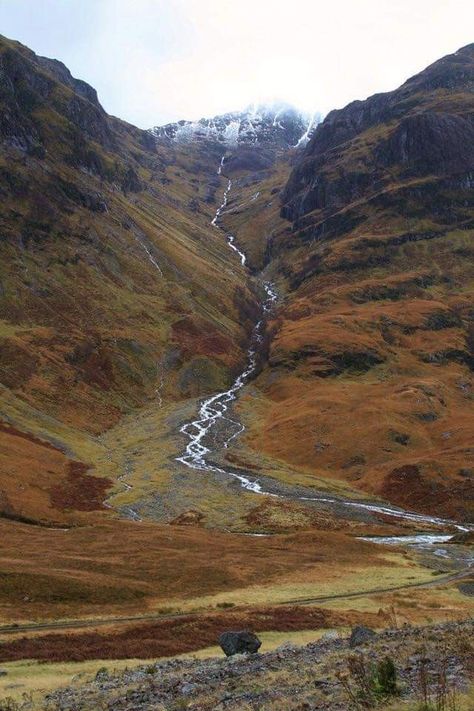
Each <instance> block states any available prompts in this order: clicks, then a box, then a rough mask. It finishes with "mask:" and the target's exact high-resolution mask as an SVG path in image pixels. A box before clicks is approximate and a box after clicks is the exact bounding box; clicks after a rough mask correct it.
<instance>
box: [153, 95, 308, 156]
mask: <svg viewBox="0 0 474 711" xmlns="http://www.w3.org/2000/svg"><path fill="white" fill-rule="evenodd" d="M320 118H321V117H320V115H319V114H312V115H311V114H305V113H302V112H300V111H297V110H296V109H295V108H293V107H291V106H289V105H288V104H284V103H276V104H273V105H270V106H267V105H259V106H250V107H248V108H247V109H246V110H245V111H236V112H231V113H227V114H222V115H220V116H214V118H211V119H207V118H202V119H200V120H199V121H178V122H177V123H169V124H166V125H165V126H155V128H153V129H151V133H152V134H153V135H154V136H155V137H156V138H158V139H164V140H166V139H167V140H169V141H177V142H180V141H183V142H193V141H216V142H217V143H219V144H220V145H222V146H223V147H225V148H235V147H236V146H242V145H244V146H249V145H250V146H254V145H256V144H258V145H262V146H265V145H268V146H275V145H276V146H279V147H280V148H291V147H300V146H304V145H306V143H307V142H308V140H309V138H310V136H311V135H312V132H313V130H314V128H315V126H316V125H317V123H318V122H319V121H320Z"/></svg>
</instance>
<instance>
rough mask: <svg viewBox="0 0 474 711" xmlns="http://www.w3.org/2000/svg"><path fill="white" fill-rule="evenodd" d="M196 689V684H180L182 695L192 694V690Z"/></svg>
mask: <svg viewBox="0 0 474 711" xmlns="http://www.w3.org/2000/svg"><path fill="white" fill-rule="evenodd" d="M196 689H197V684H183V685H182V686H181V689H180V691H181V693H182V694H183V696H191V694H194V692H195V691H196Z"/></svg>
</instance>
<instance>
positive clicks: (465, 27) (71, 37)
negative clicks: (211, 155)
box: [0, 0, 474, 127]
mask: <svg viewBox="0 0 474 711" xmlns="http://www.w3.org/2000/svg"><path fill="white" fill-rule="evenodd" d="M48 9H49V12H48ZM22 10H23V12H22ZM68 13H69V17H70V22H69V23H68V21H67V20H68ZM473 20H474V11H473V9H472V3H471V2H470V1H469V2H468V1H467V0H451V2H448V1H447V0H416V1H414V0H357V1H356V0H339V1H337V0H335V1H334V2H332V3H331V2H328V0H324V2H321V1H320V0H292V1H291V2H285V3H280V4H278V2H277V0H239V1H237V0H232V1H230V0H134V2H133V3H132V2H130V1H129V0H96V1H92V0H69V1H68V2H61V0H43V2H42V3H32V2H30V0H0V21H1V23H2V28H3V31H4V32H5V34H7V35H9V36H13V37H16V38H18V39H20V40H22V41H25V42H26V43H27V44H29V45H30V46H32V48H33V49H35V50H38V51H40V52H41V53H44V54H48V55H50V56H56V57H58V58H59V59H62V60H63V61H64V62H65V63H66V64H68V66H70V68H71V70H72V71H73V73H75V75H76V76H80V77H81V78H84V79H86V80H87V81H89V82H90V83H91V84H93V85H94V86H95V87H96V88H97V89H98V91H99V95H100V97H101V99H102V101H103V103H104V105H105V107H106V108H107V110H108V111H110V112H111V113H114V114H116V115H119V116H121V117H122V118H125V119H127V120H129V121H131V122H133V123H137V124H138V125H140V126H143V127H148V126H151V125H154V124H157V123H163V122H165V121H170V120H176V119H179V118H199V117H201V116H204V115H207V116H209V115H213V114H216V113H219V112H223V111H227V110H231V109H238V108H241V107H243V106H245V105H247V104H249V103H251V102H253V101H255V100H260V99H270V98H279V99H285V100H287V101H289V102H291V103H294V104H296V105H299V106H301V107H302V108H305V109H308V110H311V109H318V110H322V111H328V110H330V109H331V108H334V107H339V106H342V105H344V104H345V103H347V102H349V101H351V100H353V99H356V98H365V97H366V96H367V95H369V94H371V93H373V92H375V91H387V90H389V89H392V88H395V87H396V86H397V85H399V84H400V83H401V82H402V81H404V80H405V79H406V78H408V76H410V75H411V74H413V73H415V72H417V71H419V70H421V69H422V68H423V67H424V66H426V65H427V64H429V63H430V62H432V61H434V60H435V59H437V58H438V57H440V56H442V55H443V54H446V53H449V52H453V51H455V50H456V49H458V48H459V47H460V46H462V45H464V44H467V43H468V42H469V41H470V40H471V39H472V38H471V37H470V36H469V35H470V32H471V30H472V26H473ZM25 21H26V22H25ZM57 23H60V24H61V27H62V28H64V29H65V32H61V31H60V29H61V28H60V27H59V28H58V26H57ZM65 35H66V36H67V41H66V40H64V41H62V40H61V38H62V37H64V36H65Z"/></svg>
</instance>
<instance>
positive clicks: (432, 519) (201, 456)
mask: <svg viewBox="0 0 474 711" xmlns="http://www.w3.org/2000/svg"><path fill="white" fill-rule="evenodd" d="M224 163H225V156H222V159H221V162H220V164H219V167H218V169H217V174H218V175H222V170H223V168H224ZM231 189H232V181H231V180H230V179H228V183H227V187H226V189H225V190H224V195H223V200H222V203H221V204H220V205H219V207H218V208H217V210H216V213H215V215H214V217H213V219H212V221H211V224H212V225H213V227H216V228H217V229H221V228H220V226H219V218H220V216H221V215H222V212H223V211H224V210H225V208H226V206H227V202H228V197H229V193H230V191H231ZM224 234H225V236H226V240H227V244H228V245H229V247H230V248H231V249H232V250H233V251H234V252H235V253H236V254H237V256H238V257H239V259H240V263H241V264H242V265H245V263H246V255H245V254H244V252H242V251H241V250H240V249H239V248H238V247H237V246H236V245H235V244H234V240H235V237H234V236H233V235H231V234H227V233H224ZM262 287H263V289H264V292H265V297H264V298H263V300H262V303H261V310H260V318H259V320H258V321H257V323H256V324H255V326H254V329H253V333H252V336H251V339H250V346H249V349H248V352H247V364H246V366H245V369H244V370H243V371H242V373H241V374H240V375H239V376H238V377H237V378H236V380H235V381H234V383H233V384H232V385H231V387H230V388H229V389H228V390H225V391H223V392H220V393H217V394H215V395H212V396H211V397H209V398H207V399H206V400H204V401H203V402H202V404H201V405H200V407H199V411H198V416H197V418H196V419H195V420H192V421H191V422H187V423H185V424H184V425H183V426H182V427H181V428H180V432H181V433H182V434H184V435H185V436H186V437H187V438H188V443H187V445H186V449H185V451H184V453H182V454H181V455H180V456H179V457H177V458H176V461H178V462H180V463H181V464H184V465H185V466H187V467H189V468H190V469H194V470H198V471H207V472H214V473H217V474H222V475H225V476H227V477H232V478H234V479H236V480H237V481H239V482H240V485H241V486H242V487H243V488H244V489H246V490H248V491H252V492H254V493H256V494H263V495H265V496H274V497H277V498H289V497H288V496H285V495H281V494H279V493H275V492H272V491H269V490H268V489H266V488H265V487H264V485H263V484H262V483H261V482H260V481H259V480H258V479H251V478H249V477H248V476H245V474H242V473H240V472H238V471H236V470H234V469H233V468H229V469H224V468H222V467H220V466H217V465H216V464H214V463H212V462H210V461H209V455H212V454H216V453H217V452H218V451H219V450H220V449H222V448H223V449H225V448H227V447H228V446H229V443H230V442H231V440H233V439H235V438H236V437H238V436H239V435H241V434H242V433H243V432H244V431H245V425H244V424H243V423H241V422H239V421H237V420H234V419H232V418H231V417H230V416H229V415H230V412H229V410H230V406H231V403H232V402H233V401H235V400H236V399H237V398H238V396H239V393H240V390H241V389H242V388H243V387H244V385H246V383H247V382H248V381H249V380H250V378H251V377H252V376H253V375H254V374H255V371H256V368H257V353H258V347H259V345H260V344H261V343H262V340H263V335H264V330H265V324H266V320H267V317H268V315H269V313H270V312H271V310H272V308H273V306H274V304H275V301H276V300H277V293H276V290H275V287H274V285H273V284H272V283H271V282H268V281H262ZM222 431H225V434H224V435H222ZM217 433H219V434H217ZM291 499H292V500H296V501H308V502H309V501H313V502H319V503H323V504H330V505H331V504H333V505H335V506H336V505H337V506H343V507H347V508H349V509H353V510H354V509H355V510H358V511H365V512H367V513H369V514H370V513H373V514H382V515H384V516H392V517H394V518H398V519H403V520H405V521H411V522H413V523H414V524H417V523H418V524H421V525H425V524H429V525H431V526H434V527H436V528H439V529H441V530H444V531H445V530H446V529H449V528H451V529H452V528H455V529H457V530H458V531H471V530H474V527H473V526H470V525H469V524H460V523H458V522H456V521H451V520H449V519H443V518H439V517H437V516H429V515H427V514H420V513H416V512H414V511H406V510H404V509H401V508H399V507H397V506H389V505H387V504H378V503H372V502H370V503H369V502H361V501H354V500H350V499H345V498H342V497H332V496H327V495H325V494H323V493H322V494H321V495H315V496H300V495H297V496H294V497H291ZM450 537H451V536H450V535H449V534H448V535H445V534H443V535H441V534H427V533H423V534H419V535H410V536H386V537H384V536H382V537H380V536H378V537H366V538H364V539H363V540H370V541H372V542H374V543H380V544H384V545H398V546H400V545H402V546H404V547H406V548H407V549H415V550H417V551H419V552H422V553H426V552H427V550H428V551H429V552H430V553H434V554H435V555H438V556H439V557H444V558H446V559H448V558H449V559H450V560H451V561H453V562H458V563H462V564H463V565H464V567H467V566H471V565H473V563H474V558H473V555H472V553H471V552H469V551H468V550H467V548H466V549H464V550H463V551H462V553H460V552H459V550H458V549H462V548H463V547H462V546H457V545H452V544H448V545H447V546H446V545H445V546H443V545H441V544H444V543H446V541H447V540H449V538H450Z"/></svg>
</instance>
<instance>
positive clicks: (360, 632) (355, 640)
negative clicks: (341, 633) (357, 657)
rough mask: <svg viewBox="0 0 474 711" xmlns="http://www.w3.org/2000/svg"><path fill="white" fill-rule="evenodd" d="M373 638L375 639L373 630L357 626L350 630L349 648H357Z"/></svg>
mask: <svg viewBox="0 0 474 711" xmlns="http://www.w3.org/2000/svg"><path fill="white" fill-rule="evenodd" d="M374 637H376V632H374V630H371V629H370V627H364V626H363V625H359V626H357V627H354V629H353V630H352V633H351V637H350V639H349V647H351V649H352V648H354V647H358V646H359V645H361V644H365V643H366V642H370V641H371V640H372V639H373V638H374Z"/></svg>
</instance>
